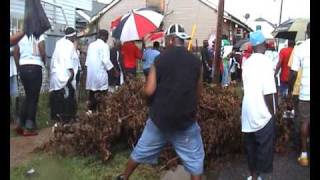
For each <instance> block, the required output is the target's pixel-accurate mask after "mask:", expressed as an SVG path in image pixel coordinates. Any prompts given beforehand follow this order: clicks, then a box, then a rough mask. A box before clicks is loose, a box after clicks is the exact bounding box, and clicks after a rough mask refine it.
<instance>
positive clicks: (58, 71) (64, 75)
mask: <svg viewBox="0 0 320 180" xmlns="http://www.w3.org/2000/svg"><path fill="white" fill-rule="evenodd" d="M65 34H66V35H65V37H63V38H61V39H59V40H58V41H57V42H56V47H55V49H54V52H53V55H52V59H51V64H50V88H49V91H50V92H51V93H50V107H51V119H52V120H56V121H57V120H63V121H65V122H66V121H69V120H72V119H73V118H75V115H76V99H75V89H76V73H77V72H78V67H79V62H78V61H79V58H78V57H77V53H76V49H75V47H74V44H73V42H74V41H75V40H76V37H77V36H76V31H75V30H74V29H73V28H71V27H68V28H67V29H66V30H65Z"/></svg>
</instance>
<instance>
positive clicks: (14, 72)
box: [10, 48, 17, 77]
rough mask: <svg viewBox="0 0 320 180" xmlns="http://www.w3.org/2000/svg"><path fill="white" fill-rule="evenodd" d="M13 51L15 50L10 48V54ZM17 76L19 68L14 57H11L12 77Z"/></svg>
mask: <svg viewBox="0 0 320 180" xmlns="http://www.w3.org/2000/svg"><path fill="white" fill-rule="evenodd" d="M12 50H13V48H10V52H11V51H12ZM16 75H17V66H16V62H15V61H14V58H13V56H10V77H12V76H16Z"/></svg>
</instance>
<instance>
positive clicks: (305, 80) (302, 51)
mask: <svg viewBox="0 0 320 180" xmlns="http://www.w3.org/2000/svg"><path fill="white" fill-rule="evenodd" d="M306 32H307V37H308V39H306V40H305V41H304V42H303V43H302V44H300V45H299V46H297V48H296V49H295V51H294V54H293V60H292V65H291V72H290V78H289V97H290V98H291V96H292V90H293V85H294V83H295V81H296V78H297V71H298V70H299V69H300V68H301V69H302V74H301V85H300V94H299V104H298V109H299V110H298V111H299V119H300V121H301V131H300V132H301V155H300V156H299V158H298V162H299V164H300V165H301V166H308V165H309V158H308V154H307V146H308V145H307V144H308V142H307V141H308V137H309V127H310V22H309V23H308V25H307V31H306Z"/></svg>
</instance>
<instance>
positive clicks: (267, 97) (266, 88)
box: [241, 31, 277, 180]
mask: <svg viewBox="0 0 320 180" xmlns="http://www.w3.org/2000/svg"><path fill="white" fill-rule="evenodd" d="M250 42H251V43H252V45H253V49H254V53H253V54H252V55H251V56H250V57H249V58H248V59H247V60H245V61H244V62H243V64H242V80H243V88H244V97H243V101H242V112H241V126H242V130H241V131H242V132H243V133H244V143H245V149H246V154H247V160H248V166H249V171H250V176H249V177H248V180H251V179H252V180H257V179H258V180H259V179H262V178H261V176H262V173H270V172H272V169H273V151H274V138H275V119H274V118H275V114H276V105H275V93H276V92H277V90H276V85H275V80H274V72H273V67H272V61H271V60H270V59H269V58H268V57H267V56H266V55H265V54H264V53H265V50H266V45H265V38H264V36H263V34H262V32H261V31H255V32H252V33H250Z"/></svg>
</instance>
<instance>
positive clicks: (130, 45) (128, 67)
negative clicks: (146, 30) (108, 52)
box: [121, 41, 142, 80]
mask: <svg viewBox="0 0 320 180" xmlns="http://www.w3.org/2000/svg"><path fill="white" fill-rule="evenodd" d="M121 53H122V57H123V64H124V72H125V80H127V79H128V76H130V75H131V76H133V77H135V76H136V74H137V62H138V60H139V59H141V58H142V50H140V49H139V48H138V47H137V46H136V45H135V43H134V42H133V41H129V42H125V43H124V44H123V45H122V47H121Z"/></svg>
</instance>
